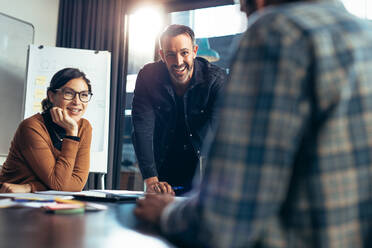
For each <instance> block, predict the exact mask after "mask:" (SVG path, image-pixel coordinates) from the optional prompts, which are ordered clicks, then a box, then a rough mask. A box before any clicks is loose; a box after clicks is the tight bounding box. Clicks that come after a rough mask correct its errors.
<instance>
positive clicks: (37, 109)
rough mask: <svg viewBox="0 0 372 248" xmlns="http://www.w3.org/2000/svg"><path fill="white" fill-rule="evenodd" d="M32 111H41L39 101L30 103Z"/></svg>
mask: <svg viewBox="0 0 372 248" xmlns="http://www.w3.org/2000/svg"><path fill="white" fill-rule="evenodd" d="M32 110H33V112H40V111H41V103H40V102H34V104H33V105H32Z"/></svg>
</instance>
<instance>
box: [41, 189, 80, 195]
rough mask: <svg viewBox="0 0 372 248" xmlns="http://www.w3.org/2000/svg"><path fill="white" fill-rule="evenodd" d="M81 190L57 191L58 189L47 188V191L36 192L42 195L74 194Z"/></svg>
mask: <svg viewBox="0 0 372 248" xmlns="http://www.w3.org/2000/svg"><path fill="white" fill-rule="evenodd" d="M76 193H79V192H72V191H57V190H47V191H36V192H35V194H41V195H55V196H56V195H58V196H61V195H62V196H63V195H64V196H73V195H75V194H76Z"/></svg>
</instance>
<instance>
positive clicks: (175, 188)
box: [172, 186, 184, 190]
mask: <svg viewBox="0 0 372 248" xmlns="http://www.w3.org/2000/svg"><path fill="white" fill-rule="evenodd" d="M172 189H173V190H183V189H184V187H182V186H173V187H172Z"/></svg>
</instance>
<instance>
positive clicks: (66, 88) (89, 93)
mask: <svg viewBox="0 0 372 248" xmlns="http://www.w3.org/2000/svg"><path fill="white" fill-rule="evenodd" d="M65 90H71V91H72V92H74V96H73V97H72V98H71V99H69V98H66V97H65ZM54 91H60V92H62V93H63V94H62V96H63V99H65V100H68V101H72V100H73V99H74V98H75V97H76V94H78V95H79V99H80V101H81V102H83V103H87V102H89V101H90V100H91V99H92V96H93V93H92V92H90V91H89V90H83V91H80V92H77V91H75V90H73V89H71V88H69V87H65V88H62V89H55V90H54ZM83 92H88V95H89V99H88V101H84V100H82V99H81V95H80V94H81V93H83Z"/></svg>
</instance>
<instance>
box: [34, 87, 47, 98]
mask: <svg viewBox="0 0 372 248" xmlns="http://www.w3.org/2000/svg"><path fill="white" fill-rule="evenodd" d="M45 97H46V93H45V91H44V90H39V89H36V90H35V98H36V99H44V98H45Z"/></svg>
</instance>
